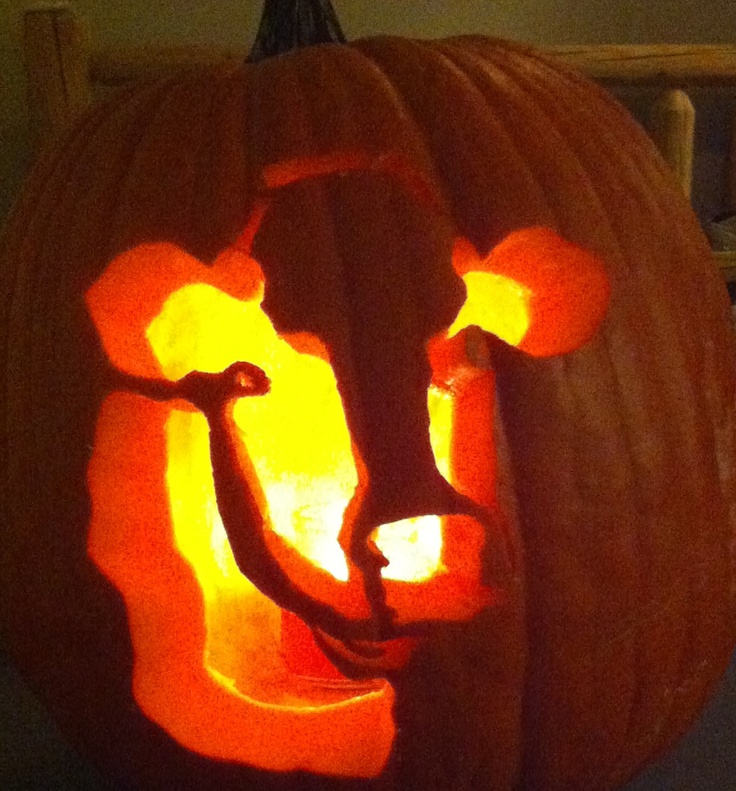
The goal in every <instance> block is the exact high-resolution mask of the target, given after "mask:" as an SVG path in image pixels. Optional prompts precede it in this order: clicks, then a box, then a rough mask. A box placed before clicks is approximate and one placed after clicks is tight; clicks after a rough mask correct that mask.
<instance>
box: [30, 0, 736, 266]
mask: <svg viewBox="0 0 736 791" xmlns="http://www.w3.org/2000/svg"><path fill="white" fill-rule="evenodd" d="M24 44H25V59H26V67H27V77H28V101H29V112H30V116H31V123H32V127H33V129H34V131H35V142H36V145H37V147H40V146H42V145H44V144H45V143H46V142H47V141H49V140H52V139H54V138H56V137H57V136H58V135H60V134H62V133H63V132H64V131H65V130H66V129H67V128H68V127H69V126H71V124H72V123H74V121H75V120H76V118H77V117H78V116H79V115H80V114H81V113H82V112H83V111H84V109H85V108H86V107H87V106H88V105H89V103H90V102H91V101H92V95H93V88H94V87H95V86H117V85H121V84H124V83H126V82H130V81H132V80H135V79H139V78H142V77H151V76H156V75H162V74H166V73H170V72H171V71H173V70H176V69H183V68H190V67H197V66H202V65H215V64H221V63H228V62H239V61H240V60H241V59H242V58H244V56H245V53H236V52H233V51H225V50H223V51H219V52H218V51H216V50H212V49H207V50H205V49H193V48H192V49H181V48H180V49H174V48H168V49H166V48H161V49H159V50H156V51H153V52H152V51H151V50H150V49H146V50H145V51H144V50H105V51H100V52H94V51H93V52H90V51H88V49H87V46H86V42H85V39H84V36H83V33H82V27H81V25H80V24H79V21H78V18H77V16H76V14H75V13H74V11H73V10H72V9H70V8H68V7H58V6H56V7H54V6H50V7H48V8H36V9H34V10H31V11H27V12H26V13H25V17H24ZM541 49H542V51H544V52H546V53H547V54H549V55H550V56H551V57H553V58H555V59H557V60H559V61H560V62H561V63H565V64H567V65H568V66H571V67H573V68H575V69H577V70H579V71H581V72H582V73H584V74H586V75H587V76H588V77H591V78H592V79H594V80H597V81H599V82H603V83H605V84H607V85H609V86H639V87H641V86H646V87H654V88H657V89H659V90H660V93H659V96H658V98H657V99H656V101H655V102H654V103H653V106H652V112H651V118H650V122H649V131H650V134H651V135H652V138H653V139H654V141H655V142H656V144H657V146H658V147H659V149H660V151H661V152H662V155H663V156H664V158H665V160H666V161H667V162H668V163H669V165H670V166H671V167H672V169H673V170H674V172H675V173H676V174H677V176H678V179H679V181H680V184H681V186H682V189H683V191H684V192H685V194H686V195H687V196H688V197H689V196H690V190H691V184H692V172H693V142H694V136H695V123H696V116H695V108H694V107H693V104H692V102H691V101H690V98H689V96H688V94H687V90H688V89H691V88H693V87H698V86H719V87H723V86H725V87H734V88H736V46H728V45H711V46H692V45H676V44H666V45H651V46H643V45H564V46H553V47H542V48H541ZM731 137H732V147H731V150H732V152H736V123H733V125H732V129H731ZM729 168H730V172H729V175H728V180H729V188H730V193H731V198H732V201H733V206H732V208H734V209H736V154H734V155H732V156H731V158H730V163H729ZM718 260H719V263H720V265H721V268H722V270H723V271H724V274H725V275H726V277H727V278H728V279H731V280H734V281H736V254H734V255H729V254H722V255H720V256H718Z"/></svg>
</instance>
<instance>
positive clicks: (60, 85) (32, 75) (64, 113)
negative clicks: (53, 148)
mask: <svg viewBox="0 0 736 791" xmlns="http://www.w3.org/2000/svg"><path fill="white" fill-rule="evenodd" d="M23 46H24V49H25V63H26V70H27V80H28V107H29V114H30V119H31V130H32V136H33V141H34V145H35V148H36V151H38V150H39V149H40V148H41V147H42V146H43V145H45V144H46V143H48V142H49V141H51V140H53V139H54V138H56V137H58V136H59V135H61V134H62V133H63V132H64V131H66V129H68V128H69V127H70V126H71V125H72V124H73V122H74V121H75V120H76V119H77V118H78V117H79V116H80V115H81V113H82V112H83V111H84V110H85V108H86V107H87V106H88V104H89V102H90V83H89V76H88V68H87V52H86V46H85V42H84V36H83V34H82V30H81V26H80V24H79V21H78V19H77V17H76V15H75V14H74V12H73V11H72V10H71V8H69V7H67V6H63V5H62V6H60V5H56V6H52V5H49V6H48V7H41V8H34V9H31V10H28V11H26V12H25V14H24V16H23Z"/></svg>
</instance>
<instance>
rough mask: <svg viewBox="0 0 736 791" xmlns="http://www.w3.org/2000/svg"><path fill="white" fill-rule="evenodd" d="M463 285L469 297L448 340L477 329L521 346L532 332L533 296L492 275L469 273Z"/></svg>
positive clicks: (517, 285) (517, 284) (502, 278)
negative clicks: (530, 329) (463, 331)
mask: <svg viewBox="0 0 736 791" xmlns="http://www.w3.org/2000/svg"><path fill="white" fill-rule="evenodd" d="M463 281H464V282H465V286H466V288H467V294H468V296H467V299H466V300H465V304H464V305H463V306H462V308H461V309H460V312H459V313H458V315H457V318H456V319H455V321H454V323H453V324H452V326H451V327H450V329H449V331H448V333H449V337H452V336H454V335H456V334H457V333H458V332H460V330H463V329H465V328H466V327H469V326H471V325H477V326H478V327H480V328H481V329H482V330H485V331H486V332H490V333H492V334H493V335H495V336H496V337H498V338H501V340H504V341H506V343H509V344H511V345H512V346H518V345H519V344H520V343H521V341H522V340H523V338H524V336H525V335H526V333H527V331H528V329H529V323H530V318H529V300H530V298H531V296H532V292H531V291H530V290H529V289H528V288H526V287H525V286H523V285H521V284H520V283H517V282H516V281H514V280H511V279H510V278H508V277H504V276H503V275H497V274H494V273H493V272H467V273H466V274H464V275H463Z"/></svg>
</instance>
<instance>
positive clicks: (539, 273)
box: [449, 227, 610, 357]
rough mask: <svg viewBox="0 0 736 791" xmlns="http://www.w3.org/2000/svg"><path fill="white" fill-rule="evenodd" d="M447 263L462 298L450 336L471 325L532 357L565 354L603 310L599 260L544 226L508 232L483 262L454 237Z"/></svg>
mask: <svg viewBox="0 0 736 791" xmlns="http://www.w3.org/2000/svg"><path fill="white" fill-rule="evenodd" d="M453 265H454V268H455V271H456V272H457V273H458V274H459V275H460V276H461V277H462V279H463V281H464V282H465V286H466V289H467V297H466V300H465V303H464V304H463V307H462V308H461V309H460V312H459V313H458V316H457V318H456V319H455V322H454V323H453V325H452V326H451V327H450V330H449V335H450V336H452V335H455V334H457V333H458V332H460V330H462V329H464V328H465V327H467V326H470V325H477V326H479V327H481V329H483V330H485V331H486V332H490V333H493V334H494V335H496V336H497V337H499V338H501V339H502V340H503V341H505V342H506V343H509V344H510V345H512V346H515V347H517V348H518V349H520V350H521V351H524V352H526V353H528V354H531V355H533V356H535V357H548V356H552V355H556V354H565V353H566V352H570V351H573V350H574V349H578V348H580V347H581V346H582V345H583V344H585V343H586V342H587V341H588V340H590V339H591V338H592V336H593V335H594V333H595V332H596V330H597V329H598V327H599V326H600V324H601V322H602V320H603V317H604V316H605V313H606V310H607V308H608V302H609V298H610V284H609V280H608V276H607V274H606V269H605V266H604V264H603V262H602V261H601V259H600V258H598V257H597V256H596V255H594V254H593V253H592V252H590V251H588V250H586V249H585V248H583V247H580V246H578V245H576V244H573V243H571V242H568V241H566V240H565V239H563V238H562V237H561V236H559V235H558V234H556V233H555V232H554V231H552V230H551V229H549V228H541V227H540V228H526V229H524V230H521V231H514V232H513V233H511V234H510V235H509V236H507V237H506V238H505V239H504V240H503V241H502V242H501V243H500V244H498V245H496V247H494V248H493V249H492V250H491V251H490V253H489V254H488V255H487V256H486V257H485V258H483V257H481V256H480V255H478V253H477V251H476V250H475V248H474V247H473V245H472V244H471V243H470V242H468V241H467V240H465V239H462V240H459V241H458V242H457V243H456V245H455V250H454V255H453Z"/></svg>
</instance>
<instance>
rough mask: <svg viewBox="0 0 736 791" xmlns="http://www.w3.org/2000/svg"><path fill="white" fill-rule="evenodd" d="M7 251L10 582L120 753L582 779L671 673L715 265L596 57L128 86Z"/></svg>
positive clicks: (720, 455)
mask: <svg viewBox="0 0 736 791" xmlns="http://www.w3.org/2000/svg"><path fill="white" fill-rule="evenodd" d="M272 7H273V4H268V5H267V8H271V9H272ZM322 10H323V11H324V10H325V9H324V8H323V9H322ZM260 41H261V43H263V41H264V37H262V38H261V39H260ZM3 262H4V264H3V267H4V268H3V272H2V277H3V281H2V284H3V285H2V294H3V297H4V299H3V311H4V313H3V320H2V327H3V336H4V338H5V339H6V340H5V348H6V350H7V352H6V357H5V362H4V372H5V378H4V384H3V388H4V389H3V390H2V409H3V415H4V418H5V420H6V423H7V438H6V439H5V440H4V445H3V452H4V463H5V470H6V472H5V473H4V478H3V508H4V510H5V512H6V513H7V516H8V520H7V521H8V528H7V531H6V533H7V535H6V540H5V541H4V546H3V550H2V573H3V588H4V590H3V610H2V616H3V622H4V623H5V624H6V629H7V633H8V635H9V642H10V646H11V649H12V651H13V653H14V655H15V657H16V659H17V661H18V663H19V664H20V666H21V667H23V668H24V669H25V670H26V672H27V674H28V676H29V678H30V680H31V681H32V683H34V684H35V685H36V687H37V688H38V689H39V690H40V691H41V694H42V695H43V696H44V699H45V701H46V702H47V704H48V705H49V706H50V707H51V709H52V710H53V711H54V713H55V714H56V715H57V716H58V717H59V718H60V720H61V721H62V724H64V725H65V726H66V728H67V730H68V731H69V732H70V733H71V734H72V735H73V736H74V737H75V738H76V739H78V740H79V741H80V742H81V743H83V744H84V745H85V746H86V748H87V749H88V750H89V751H90V753H91V754H92V756H93V757H94V758H95V760H96V761H98V762H99V763H100V764H101V765H103V766H105V767H106V770H107V771H108V772H109V773H110V774H111V776H112V777H114V778H128V779H129V778H131V777H132V778H134V779H135V782H136V783H138V784H139V785H142V786H143V787H151V788H198V789H200V788H207V787H213V788H214V787H234V788H235V787H254V786H255V787H270V786H273V787H282V785H284V784H286V785H290V784H293V785H294V786H295V787H300V788H308V787H310V784H315V787H323V786H324V784H333V783H334V784H335V786H336V787H340V786H342V785H343V784H346V785H351V784H355V785H361V784H367V786H369V787H370V786H372V785H374V784H375V785H376V787H395V788H402V789H403V788H414V787H416V788H427V789H440V788H442V789H445V788H454V789H462V788H489V789H491V788H492V789H509V790H510V789H512V788H529V789H535V791H540V790H543V789H566V790H567V789H574V788H580V789H583V788H584V789H593V788H600V789H604V788H612V787H615V786H616V785H617V784H619V783H621V782H623V781H624V780H625V779H627V778H628V777H630V776H631V775H632V774H633V773H634V772H635V771H636V770H637V769H638V768H639V767H640V766H642V765H643V764H645V763H646V762H647V761H649V760H651V759H652V758H653V757H654V756H656V755H657V754H658V753H659V752H661V751H662V750H663V749H664V748H665V747H667V746H669V744H671V743H672V741H673V740H674V739H675V738H676V737H677V736H678V735H679V733H681V732H682V730H683V729H684V728H685V727H686V726H687V725H688V724H689V722H690V721H691V719H692V717H693V716H694V715H695V714H696V713H697V711H698V710H699V709H700V707H701V705H702V702H703V701H704V699H705V698H706V696H707V694H708V693H709V691H710V690H711V689H712V687H713V684H714V683H715V681H716V680H717V678H718V676H719V675H720V673H721V672H722V669H723V667H724V665H725V663H726V662H727V660H728V656H729V653H730V650H731V648H732V646H733V634H734V617H733V616H734V608H733V601H732V593H731V589H732V585H731V580H732V574H733V569H732V565H731V559H730V555H729V547H730V544H731V541H732V537H733V522H732V520H733V516H732V510H733V503H734V502H735V501H736V497H734V494H735V491H734V487H735V486H736V482H735V481H734V473H733V463H732V460H733V457H734V456H733V454H734V364H733V363H734V360H733V348H732V339H731V335H730V329H729V324H728V307H727V304H726V302H727V301H726V298H725V295H724V289H723V288H722V284H720V283H719V282H718V276H717V274H716V273H715V272H714V269H713V266H712V264H711V261H710V258H709V254H708V250H707V248H706V246H705V244H704V241H703V239H702V237H701V235H700V232H699V230H698V228H697V224H696V221H695V220H694V218H693V217H692V216H691V214H690V211H689V208H688V207H687V206H686V205H685V204H684V202H683V200H682V198H681V197H680V196H679V194H678V191H677V188H676V186H675V185H674V184H673V182H672V179H671V178H670V177H669V176H668V174H667V173H666V171H665V168H664V166H663V165H662V164H661V163H660V161H659V160H658V159H657V157H656V155H655V154H654V153H653V150H652V147H651V145H650V144H649V143H648V141H647V140H646V138H645V136H644V135H643V133H641V132H640V131H639V130H638V128H636V126H635V124H634V123H633V122H632V121H631V120H629V118H628V116H626V114H625V113H624V111H623V110H621V109H620V108H619V107H618V105H616V104H615V103H614V102H613V101H612V100H610V99H609V98H607V97H606V96H605V95H603V94H602V93H600V92H599V91H598V90H597V89H596V88H594V87H592V86H590V85H588V84H586V83H584V82H583V81H581V80H580V79H579V78H577V77H575V76H574V75H571V74H569V73H566V72H560V71H559V70H557V69H555V68H552V67H551V66H550V65H549V64H548V63H547V62H546V61H544V60H543V59H541V58H540V57H539V56H537V55H536V54H533V53H530V52H528V51H525V50H522V49H520V48H518V47H515V46H512V45H505V44H499V43H497V42H490V41H488V40H485V39H479V38H468V39H458V40H450V41H445V42H434V43H417V42H408V41H403V40H394V39H376V40H369V41H362V42H357V43H355V44H351V45H345V44H330V45H324V46H319V47H311V48H307V49H304V50H302V51H299V52H296V53H292V54H288V55H285V54H282V55H278V56H275V57H272V58H267V59H265V60H262V61H260V62H258V63H253V64H248V65H247V66H245V67H243V68H242V69H238V70H228V71H221V72H215V73H206V74H199V73H193V74H192V73H190V74H187V75H182V76H180V77H176V78H173V79H170V80H167V81H166V82H163V83H161V82H158V83H152V84H148V85H145V86H142V87H136V88H134V89H131V90H128V91H127V92H125V93H123V94H122V95H121V96H118V97H116V98H115V99H114V100H113V101H112V102H111V103H110V104H108V105H105V106H103V107H101V108H98V109H96V110H94V111H92V112H91V113H90V114H89V115H88V116H87V117H86V118H85V120H84V121H83V122H82V124H81V125H80V126H79V128H78V129H77V131H76V132H75V133H73V134H72V136H71V137H70V138H69V139H68V140H67V141H66V142H65V143H64V144H63V145H62V146H60V147H59V148H58V149H57V150H56V151H55V152H54V153H52V154H48V155H47V157H46V159H45V160H44V161H43V162H42V163H41V164H40V165H39V167H38V168H37V170H36V172H35V174H34V176H33V177H32V179H31V182H30V185H29V187H28V189H27V191H26V193H25V195H24V197H23V198H22V200H21V201H20V203H19V206H18V207H17V209H16V212H15V214H14V217H13V219H12V220H11V222H10V224H9V227H8V229H7V232H6V236H5V246H4V249H3ZM295 773H296V774H295ZM223 783H225V784H227V785H223ZM361 787H362V786H361Z"/></svg>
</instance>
